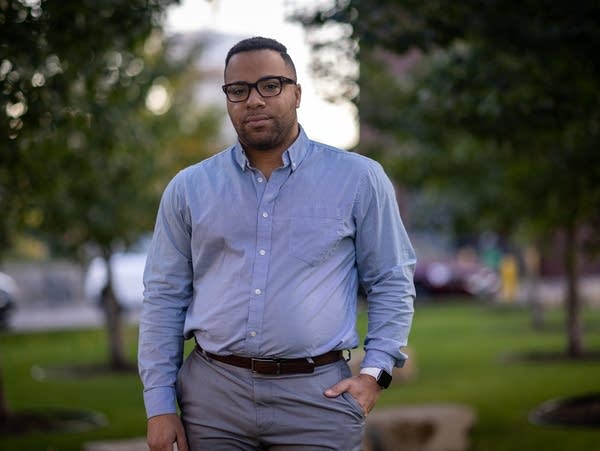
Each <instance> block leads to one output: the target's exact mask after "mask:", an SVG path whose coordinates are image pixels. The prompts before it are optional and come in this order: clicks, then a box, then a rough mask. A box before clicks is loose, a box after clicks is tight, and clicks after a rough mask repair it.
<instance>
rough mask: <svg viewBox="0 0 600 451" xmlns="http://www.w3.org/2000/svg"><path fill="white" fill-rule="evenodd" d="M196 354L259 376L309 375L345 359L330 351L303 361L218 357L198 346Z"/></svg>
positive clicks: (339, 353) (231, 356)
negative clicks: (324, 366) (317, 368)
mask: <svg viewBox="0 0 600 451" xmlns="http://www.w3.org/2000/svg"><path fill="white" fill-rule="evenodd" d="M196 352H199V353H200V354H203V355H205V356H207V357H209V358H211V359H213V360H216V361H218V362H223V363H227V364H228V365H233V366H237V367H239V368H247V369H249V370H252V372H253V373H257V374H268V375H278V374H308V373H312V372H314V370H315V367H317V366H321V365H327V364H329V363H333V362H337V361H338V360H341V359H342V358H343V354H342V351H330V352H327V353H325V354H321V355H318V356H316V357H307V358H302V359H261V358H250V357H241V356H237V355H217V354H213V353H212V352H206V351H205V350H204V349H202V348H201V347H200V346H198V345H196Z"/></svg>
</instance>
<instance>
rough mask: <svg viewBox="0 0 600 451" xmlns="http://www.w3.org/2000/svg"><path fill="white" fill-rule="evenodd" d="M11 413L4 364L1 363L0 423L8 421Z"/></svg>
mask: <svg viewBox="0 0 600 451" xmlns="http://www.w3.org/2000/svg"><path fill="white" fill-rule="evenodd" d="M9 415H10V409H9V408H8V400H7V399H6V391H5V390H4V378H3V377H2V366H1V365H0V423H1V422H4V421H6V419H7V418H8V416H9Z"/></svg>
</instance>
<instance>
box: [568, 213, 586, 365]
mask: <svg viewBox="0 0 600 451" xmlns="http://www.w3.org/2000/svg"><path fill="white" fill-rule="evenodd" d="M565 268H566V273H567V274H566V275H567V293H566V297H567V299H566V309H567V312H566V313H567V355H568V356H569V357H572V358H577V357H581V356H582V355H583V327H582V323H581V299H580V298H579V287H578V265H577V226H576V223H575V222H574V221H573V222H571V223H570V224H569V225H568V226H567V230H566V248H565Z"/></svg>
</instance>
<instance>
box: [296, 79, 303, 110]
mask: <svg viewBox="0 0 600 451" xmlns="http://www.w3.org/2000/svg"><path fill="white" fill-rule="evenodd" d="M301 99H302V86H300V85H299V84H297V85H296V108H300V100H301Z"/></svg>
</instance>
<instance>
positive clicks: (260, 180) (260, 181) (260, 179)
mask: <svg viewBox="0 0 600 451" xmlns="http://www.w3.org/2000/svg"><path fill="white" fill-rule="evenodd" d="M256 181H257V182H258V183H262V182H263V181H264V179H263V178H262V177H259V178H257V179H256Z"/></svg>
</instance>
